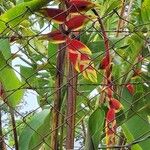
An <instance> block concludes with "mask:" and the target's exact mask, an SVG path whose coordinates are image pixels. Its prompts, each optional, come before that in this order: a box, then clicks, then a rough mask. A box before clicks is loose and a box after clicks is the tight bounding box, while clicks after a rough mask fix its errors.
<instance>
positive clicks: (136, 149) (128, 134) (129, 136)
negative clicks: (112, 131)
mask: <svg viewBox="0 0 150 150" xmlns="http://www.w3.org/2000/svg"><path fill="white" fill-rule="evenodd" d="M122 128H123V131H124V134H125V136H126V138H127V142H132V141H133V140H134V137H133V135H132V134H131V132H130V131H129V129H128V128H127V127H126V125H125V124H124V125H122ZM132 150H142V148H141V147H140V146H139V145H138V144H135V145H133V146H132Z"/></svg>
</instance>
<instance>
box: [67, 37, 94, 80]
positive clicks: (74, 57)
mask: <svg viewBox="0 0 150 150" xmlns="http://www.w3.org/2000/svg"><path fill="white" fill-rule="evenodd" d="M66 44H67V52H68V57H69V60H70V62H71V63H72V64H73V65H74V67H75V69H76V70H77V71H78V72H81V73H82V74H83V76H84V77H85V78H86V79H88V80H91V81H92V82H97V74H96V71H95V69H94V65H93V64H90V63H91V58H90V57H89V55H90V54H91V51H90V49H89V48H88V47H87V46H86V45H84V44H83V43H82V42H80V41H78V40H76V39H69V38H68V39H67V43H66Z"/></svg>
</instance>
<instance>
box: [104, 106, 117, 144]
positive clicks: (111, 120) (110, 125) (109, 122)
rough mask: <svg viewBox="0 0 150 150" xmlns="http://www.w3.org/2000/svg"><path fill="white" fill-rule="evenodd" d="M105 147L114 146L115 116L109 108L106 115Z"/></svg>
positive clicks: (113, 111)
mask: <svg viewBox="0 0 150 150" xmlns="http://www.w3.org/2000/svg"><path fill="white" fill-rule="evenodd" d="M105 129H106V145H107V146H111V145H114V144H115V134H116V116H115V110H114V109H112V108H110V109H109V110H108V112H107V115H106V128H105Z"/></svg>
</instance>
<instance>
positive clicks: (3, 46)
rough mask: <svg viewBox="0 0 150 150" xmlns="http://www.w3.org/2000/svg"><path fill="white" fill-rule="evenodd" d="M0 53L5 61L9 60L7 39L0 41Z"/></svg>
mask: <svg viewBox="0 0 150 150" xmlns="http://www.w3.org/2000/svg"><path fill="white" fill-rule="evenodd" d="M0 52H2V54H3V56H4V58H5V59H6V60H8V59H9V60H11V50H10V43H9V40H8V39H0Z"/></svg>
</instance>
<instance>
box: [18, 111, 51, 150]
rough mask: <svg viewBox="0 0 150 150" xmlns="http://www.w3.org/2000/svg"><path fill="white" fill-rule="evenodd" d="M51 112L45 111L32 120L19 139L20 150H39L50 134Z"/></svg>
mask: <svg viewBox="0 0 150 150" xmlns="http://www.w3.org/2000/svg"><path fill="white" fill-rule="evenodd" d="M49 126H50V111H49V109H45V110H43V111H41V112H40V113H38V114H36V115H35V116H33V117H32V118H31V121H30V122H28V123H27V125H26V126H25V128H24V129H23V131H22V132H21V135H20V138H19V149H20V150H31V149H34V150H38V149H39V147H40V146H41V144H43V140H44V139H46V138H47V136H48V135H47V134H48V133H50V128H49Z"/></svg>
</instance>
